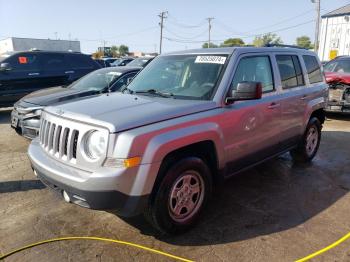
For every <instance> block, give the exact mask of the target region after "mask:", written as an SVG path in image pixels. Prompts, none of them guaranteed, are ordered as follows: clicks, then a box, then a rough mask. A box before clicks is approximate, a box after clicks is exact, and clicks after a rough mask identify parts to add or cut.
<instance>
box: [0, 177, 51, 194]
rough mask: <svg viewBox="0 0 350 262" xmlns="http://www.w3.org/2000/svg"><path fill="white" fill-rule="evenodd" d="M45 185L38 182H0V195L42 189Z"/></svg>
mask: <svg viewBox="0 0 350 262" xmlns="http://www.w3.org/2000/svg"><path fill="white" fill-rule="evenodd" d="M44 188H45V185H44V184H43V183H41V182H40V180H19V181H6V182H0V193H12V192H19V191H28V190H33V189H44Z"/></svg>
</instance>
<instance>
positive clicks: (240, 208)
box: [123, 131, 350, 246]
mask: <svg viewBox="0 0 350 262" xmlns="http://www.w3.org/2000/svg"><path fill="white" fill-rule="evenodd" d="M349 148H350V132H335V131H325V132H323V140H322V143H321V146H320V150H319V152H318V154H317V156H316V158H315V159H314V161H313V162H312V163H311V164H303V165H300V164H293V161H292V159H291V158H290V156H289V154H285V155H283V156H281V157H278V158H276V159H273V160H270V161H268V162H265V163H264V164H261V165H259V166H257V167H255V168H253V169H251V170H248V171H246V172H244V173H241V174H239V175H237V176H235V177H233V178H232V179H229V180H227V181H226V182H225V184H224V185H222V186H220V187H219V188H218V189H217V190H216V193H215V194H214V196H213V198H212V200H211V201H210V204H209V206H208V207H207V208H206V209H205V212H204V213H203V214H202V217H201V219H200V221H199V223H198V225H197V226H196V227H195V228H194V229H193V230H191V231H190V232H188V233H186V234H184V235H179V236H164V235H159V233H157V232H156V231H155V230H154V229H153V228H152V227H151V226H150V225H149V224H148V223H147V222H145V220H144V219H143V218H142V217H141V216H140V217H135V218H128V219H125V218H123V219H124V220H125V221H126V222H127V223H130V224H131V225H133V226H134V227H136V228H138V229H139V230H140V231H141V233H143V234H146V235H153V236H154V237H155V238H157V239H158V240H161V241H164V242H167V243H170V244H174V245H180V246H201V245H213V244H224V243H228V242H235V241H241V240H245V239H250V238H254V237H257V236H263V235H268V234H272V233H275V232H279V231H284V230H288V229H290V228H293V227H296V226H298V225H300V224H303V223H304V222H305V221H307V220H309V219H310V218H312V217H314V216H316V215H317V214H318V213H320V212H322V211H323V210H325V209H327V208H328V207H330V206H331V205H332V204H334V203H335V202H336V201H337V200H339V199H340V198H342V197H343V196H344V195H345V194H347V193H348V191H349V190H350V175H349V170H348V169H347V167H348V166H349V165H350V154H349Z"/></svg>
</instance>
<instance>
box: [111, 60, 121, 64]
mask: <svg viewBox="0 0 350 262" xmlns="http://www.w3.org/2000/svg"><path fill="white" fill-rule="evenodd" d="M121 61H122V60H121V59H116V60H114V61H113V63H111V65H119V64H120V63H121Z"/></svg>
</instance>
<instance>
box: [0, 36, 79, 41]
mask: <svg viewBox="0 0 350 262" xmlns="http://www.w3.org/2000/svg"><path fill="white" fill-rule="evenodd" d="M8 39H11V40H16V39H19V40H40V41H43V40H44V41H57V42H62V41H63V42H80V41H79V40H69V39H50V38H46V39H45V38H29V37H15V36H11V37H6V38H2V39H0V41H2V40H8Z"/></svg>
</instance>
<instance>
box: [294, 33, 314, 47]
mask: <svg viewBox="0 0 350 262" xmlns="http://www.w3.org/2000/svg"><path fill="white" fill-rule="evenodd" d="M296 42H297V46H300V47H302V48H306V49H312V48H314V45H313V44H312V43H311V40H310V37H308V36H306V35H303V36H300V37H297V39H296Z"/></svg>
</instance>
